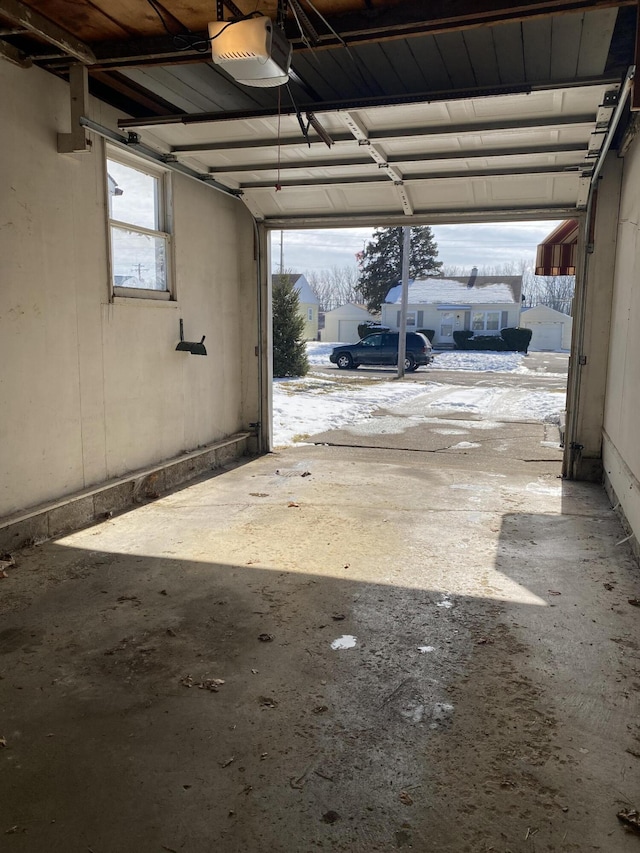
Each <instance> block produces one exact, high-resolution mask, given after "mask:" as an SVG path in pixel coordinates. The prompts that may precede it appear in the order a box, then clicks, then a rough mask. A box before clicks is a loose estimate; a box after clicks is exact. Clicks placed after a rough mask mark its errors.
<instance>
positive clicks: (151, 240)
mask: <svg viewBox="0 0 640 853" xmlns="http://www.w3.org/2000/svg"><path fill="white" fill-rule="evenodd" d="M168 180H169V178H168V175H167V174H166V173H164V172H163V171H161V170H156V169H154V168H153V167H150V166H149V167H148V166H146V164H145V165H144V166H141V165H139V164H138V163H137V162H136V164H135V165H134V164H133V162H130V161H125V160H116V159H113V158H111V157H108V158H107V187H108V194H109V195H108V200H109V236H110V243H111V278H112V287H113V292H114V294H115V295H116V296H153V297H155V298H161V299H162V298H165V299H168V298H169V296H170V293H169V290H170V281H169V243H170V235H169V203H168V189H169V187H168Z"/></svg>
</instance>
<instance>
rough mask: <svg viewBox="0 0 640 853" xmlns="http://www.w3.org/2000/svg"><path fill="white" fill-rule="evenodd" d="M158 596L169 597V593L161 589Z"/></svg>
mask: <svg viewBox="0 0 640 853" xmlns="http://www.w3.org/2000/svg"><path fill="white" fill-rule="evenodd" d="M160 595H169V593H168V592H167V590H166V589H161V590H160Z"/></svg>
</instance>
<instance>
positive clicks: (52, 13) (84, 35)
mask: <svg viewBox="0 0 640 853" xmlns="http://www.w3.org/2000/svg"><path fill="white" fill-rule="evenodd" d="M25 5H26V6H29V7H30V8H32V9H35V11H37V12H40V14H41V15H44V16H45V18H49V20H50V21H54V23H56V24H58V25H59V26H61V27H64V29H66V30H68V31H69V32H70V33H73V35H74V36H76V37H77V38H79V39H81V40H82V41H85V42H91V41H102V40H103V39H120V38H123V37H126V36H128V35H129V32H128V30H127V29H126V27H123V26H122V25H121V24H119V23H118V21H117V20H115V19H114V18H113V17H112V16H111V15H109V14H104V13H103V12H102V11H100V10H99V9H95V8H94V6H93V4H92V3H91V2H90V0H41V2H37V3H36V2H30V3H25Z"/></svg>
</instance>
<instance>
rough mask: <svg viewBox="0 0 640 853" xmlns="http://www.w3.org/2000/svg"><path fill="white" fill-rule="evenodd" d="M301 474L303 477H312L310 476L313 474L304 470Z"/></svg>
mask: <svg viewBox="0 0 640 853" xmlns="http://www.w3.org/2000/svg"><path fill="white" fill-rule="evenodd" d="M300 476H301V477H310V476H311V471H303V472H302V474H300Z"/></svg>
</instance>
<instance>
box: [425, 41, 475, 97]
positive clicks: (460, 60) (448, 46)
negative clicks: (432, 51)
mask: <svg viewBox="0 0 640 853" xmlns="http://www.w3.org/2000/svg"><path fill="white" fill-rule="evenodd" d="M435 38H436V44H437V45H438V50H439V51H440V55H441V56H442V61H443V62H444V64H445V66H446V69H447V73H448V75H449V77H450V79H451V82H452V84H453V87H454V89H470V88H473V87H474V86H475V85H476V82H477V81H476V78H475V74H474V73H473V68H472V66H471V62H470V60H469V54H468V52H467V46H466V44H465V41H464V35H463V34H462V33H461V32H455V33H440V34H439V35H437V36H436V37H435Z"/></svg>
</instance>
